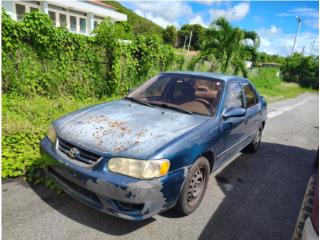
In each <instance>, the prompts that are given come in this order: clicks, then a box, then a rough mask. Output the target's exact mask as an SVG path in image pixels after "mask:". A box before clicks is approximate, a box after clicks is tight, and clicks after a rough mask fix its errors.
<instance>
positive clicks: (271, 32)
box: [258, 25, 282, 35]
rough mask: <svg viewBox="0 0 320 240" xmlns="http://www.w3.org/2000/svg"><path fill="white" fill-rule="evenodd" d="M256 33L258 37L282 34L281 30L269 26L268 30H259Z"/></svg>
mask: <svg viewBox="0 0 320 240" xmlns="http://www.w3.org/2000/svg"><path fill="white" fill-rule="evenodd" d="M258 33H259V35H274V34H279V33H282V29H281V28H279V27H277V26H275V25H271V26H270V28H260V29H259V30H258Z"/></svg>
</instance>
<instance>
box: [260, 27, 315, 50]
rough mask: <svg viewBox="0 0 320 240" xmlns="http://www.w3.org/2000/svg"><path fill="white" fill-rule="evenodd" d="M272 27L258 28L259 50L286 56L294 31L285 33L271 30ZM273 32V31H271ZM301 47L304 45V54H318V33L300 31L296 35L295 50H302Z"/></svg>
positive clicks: (291, 44) (291, 43)
mask: <svg viewBox="0 0 320 240" xmlns="http://www.w3.org/2000/svg"><path fill="white" fill-rule="evenodd" d="M272 29H278V28H277V27H275V28H272V27H271V28H269V29H260V30H259V31H258V32H259V35H260V39H261V43H260V48H259V50H260V51H263V52H266V53H268V54H277V55H281V56H288V55H290V54H291V50H292V46H293V41H294V37H295V33H291V34H286V33H283V32H282V31H278V32H276V31H273V30H272ZM271 32H273V33H271ZM303 47H305V50H304V54H305V55H311V54H316V55H318V51H319V40H318V34H317V33H313V32H302V33H300V34H299V35H298V38H297V42H296V47H295V52H302V49H303Z"/></svg>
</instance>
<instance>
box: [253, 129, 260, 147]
mask: <svg viewBox="0 0 320 240" xmlns="http://www.w3.org/2000/svg"><path fill="white" fill-rule="evenodd" d="M260 141H261V131H260V130H259V131H258V132H257V134H256V136H255V138H254V145H255V146H257V145H258V144H259V143H260Z"/></svg>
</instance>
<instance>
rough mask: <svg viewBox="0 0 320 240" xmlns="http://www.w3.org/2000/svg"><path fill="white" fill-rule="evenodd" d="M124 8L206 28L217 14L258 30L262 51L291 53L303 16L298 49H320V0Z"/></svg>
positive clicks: (208, 0)
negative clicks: (298, 20) (298, 18)
mask: <svg viewBox="0 0 320 240" xmlns="http://www.w3.org/2000/svg"><path fill="white" fill-rule="evenodd" d="M120 2H121V3H122V4H123V5H124V6H125V7H127V8H129V9H131V10H133V11H134V12H135V13H137V14H139V15H140V16H143V17H145V18H147V19H149V20H151V21H153V22H155V23H157V24H158V25H160V26H162V27H166V26H168V25H175V26H176V27H177V28H180V27H181V26H182V25H184V24H187V23H190V24H195V23H198V24H201V25H203V26H205V27H208V26H210V23H212V21H214V20H215V19H216V18H218V17H221V16H223V17H225V18H227V19H228V20H229V21H230V22H231V24H232V25H233V26H237V27H241V28H243V29H246V30H254V31H256V32H258V33H259V36H260V39H261V44H260V48H259V50H260V51H264V52H267V53H269V54H277V55H282V56H288V55H290V54H291V50H292V46H293V42H294V37H295V34H296V32H297V28H298V23H297V19H296V17H297V16H299V17H300V18H301V19H302V22H301V29H300V32H299V35H298V38H297V43H296V48H295V51H297V52H302V50H303V48H304V54H305V55H311V54H316V55H318V52H319V2H318V1H221V0H215V1H214V0H197V1H174V0H171V1H165V0H164V1H161V0H158V1H146V0H144V1H138V0H135V1H120Z"/></svg>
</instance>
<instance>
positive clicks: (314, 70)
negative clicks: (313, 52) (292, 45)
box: [281, 53, 319, 89]
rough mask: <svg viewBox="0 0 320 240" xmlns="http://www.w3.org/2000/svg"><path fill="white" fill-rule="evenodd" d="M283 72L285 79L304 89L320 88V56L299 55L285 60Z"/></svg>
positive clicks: (296, 54)
mask: <svg viewBox="0 0 320 240" xmlns="http://www.w3.org/2000/svg"><path fill="white" fill-rule="evenodd" d="M281 71H282V72H283V79H284V80H285V81H287V82H295V83H298V84H300V85H301V86H303V87H310V88H313V89H318V88H319V56H317V57H316V56H307V57H305V56H303V55H301V54H299V53H295V54H293V56H292V57H288V58H286V59H285V61H284V63H283V65H282V67H281Z"/></svg>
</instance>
